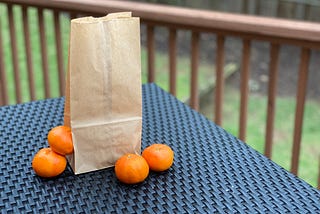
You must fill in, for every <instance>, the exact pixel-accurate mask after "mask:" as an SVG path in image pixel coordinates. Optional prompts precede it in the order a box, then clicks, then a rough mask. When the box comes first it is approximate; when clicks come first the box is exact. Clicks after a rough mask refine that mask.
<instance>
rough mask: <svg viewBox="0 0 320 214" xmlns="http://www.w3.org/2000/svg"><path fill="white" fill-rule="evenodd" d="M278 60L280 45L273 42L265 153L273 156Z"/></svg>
mask: <svg viewBox="0 0 320 214" xmlns="http://www.w3.org/2000/svg"><path fill="white" fill-rule="evenodd" d="M278 62H279V45H278V44H273V43H272V44H271V50H270V63H269V64H270V65H269V76H270V78H269V86H268V87H269V88H268V107H267V125H266V142H265V149H264V154H265V155H266V156H267V157H268V158H271V154H272V144H273V130H274V115H275V107H276V95H277V81H278Z"/></svg>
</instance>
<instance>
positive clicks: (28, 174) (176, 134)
mask: <svg viewBox="0 0 320 214" xmlns="http://www.w3.org/2000/svg"><path fill="white" fill-rule="evenodd" d="M63 106H64V99H63V98H57V99H47V100H43V101H36V102H31V103H26V104H20V105H14V106H6V107H1V108H0V118H1V122H0V155H1V159H0V161H1V164H0V167H1V171H0V175H1V184H0V193H1V199H0V210H1V212H2V213H7V212H8V213H25V212H27V211H28V212H35V213H58V212H61V213H80V212H84V213H112V212H115V213H161V212H173V213H184V212H188V213H190V212H191V213H192V212H193V213H208V212H209V213H215V212H219V213H279V212H280V213H320V191H318V190H316V189H315V188H312V187H311V186H310V185H308V184H307V183H305V182H304V181H302V180H300V179H299V178H297V177H295V176H294V175H292V174H291V173H289V172H287V171H286V170H284V169H282V168H281V167H279V166H278V165H276V164H275V163H273V162H272V161H270V160H268V159H267V158H265V157H264V156H262V155H261V154H259V153H258V152H256V151H255V150H253V149H251V148H250V147H248V146H247V145H245V144H244V143H242V142H241V141H239V140H238V139H237V138H236V137H234V136H232V135H231V134H228V133H227V132H226V131H224V130H223V129H222V128H220V127H218V126H216V125H215V124H214V123H212V122H211V121H209V120H207V119H206V118H205V117H203V116H202V115H200V114H199V113H197V112H195V111H193V110H191V109H190V108H189V107H188V106H186V105H184V104H183V103H181V102H179V101H178V100H176V99H175V98H174V97H173V96H171V95H169V94H167V93H166V92H164V91H163V90H161V89H160V88H159V87H157V86H156V85H154V84H148V85H144V86H143V134H142V147H143V148H145V147H146V146H147V145H148V144H151V143H155V142H161V143H166V144H168V145H170V146H171V147H172V148H173V150H174V151H175V162H174V165H173V167H172V168H171V169H170V170H168V171H167V172H164V173H160V174H157V173H151V174H150V175H149V177H148V178H147V180H146V181H145V182H143V183H141V184H138V185H134V186H128V185H124V184H121V183H120V182H118V181H117V179H116V177H115V175H114V172H113V168H109V169H104V170H100V171H96V172H91V173H86V174H81V175H78V176H75V175H73V173H72V171H71V169H70V167H68V168H67V170H66V171H65V172H64V173H63V174H62V175H61V176H59V177H57V178H55V179H42V178H40V177H38V176H36V175H35V174H34V172H33V171H32V168H31V160H32V157H33V155H34V154H35V152H36V151H37V150H38V149H40V148H42V147H45V146H47V142H46V135H47V132H48V131H49V130H50V129H51V128H52V127H54V126H57V125H60V124H62V122H63V121H62V118H63Z"/></svg>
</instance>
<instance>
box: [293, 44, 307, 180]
mask: <svg viewBox="0 0 320 214" xmlns="http://www.w3.org/2000/svg"><path fill="white" fill-rule="evenodd" d="M309 61H310V49H307V48H302V50H301V56H300V66H299V79H298V85H297V99H296V103H297V105H296V113H295V122H294V130H293V148H292V158H291V172H292V173H293V174H295V175H297V174H298V165H299V156H300V145H301V132H302V126H303V113H304V104H305V98H306V91H307V82H308V71H309Z"/></svg>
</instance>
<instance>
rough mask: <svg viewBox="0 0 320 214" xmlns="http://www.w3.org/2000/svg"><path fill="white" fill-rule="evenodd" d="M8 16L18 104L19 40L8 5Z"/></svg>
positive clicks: (10, 8)
mask: <svg viewBox="0 0 320 214" xmlns="http://www.w3.org/2000/svg"><path fill="white" fill-rule="evenodd" d="M7 6H8V16H9V30H10V41H11V56H12V61H13V73H14V82H15V90H16V93H15V94H16V102H17V103H21V102H22V97H21V81H20V69H19V59H18V50H17V38H16V29H15V21H14V15H13V8H12V5H11V4H8V5H7Z"/></svg>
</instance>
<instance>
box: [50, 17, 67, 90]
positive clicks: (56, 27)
mask: <svg viewBox="0 0 320 214" xmlns="http://www.w3.org/2000/svg"><path fill="white" fill-rule="evenodd" d="M59 14H60V13H59V11H54V13H53V15H54V33H55V39H56V52H57V62H58V76H59V93H60V96H62V95H64V84H65V78H64V77H65V73H64V65H63V51H62V40H61V27H60V20H59Z"/></svg>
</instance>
